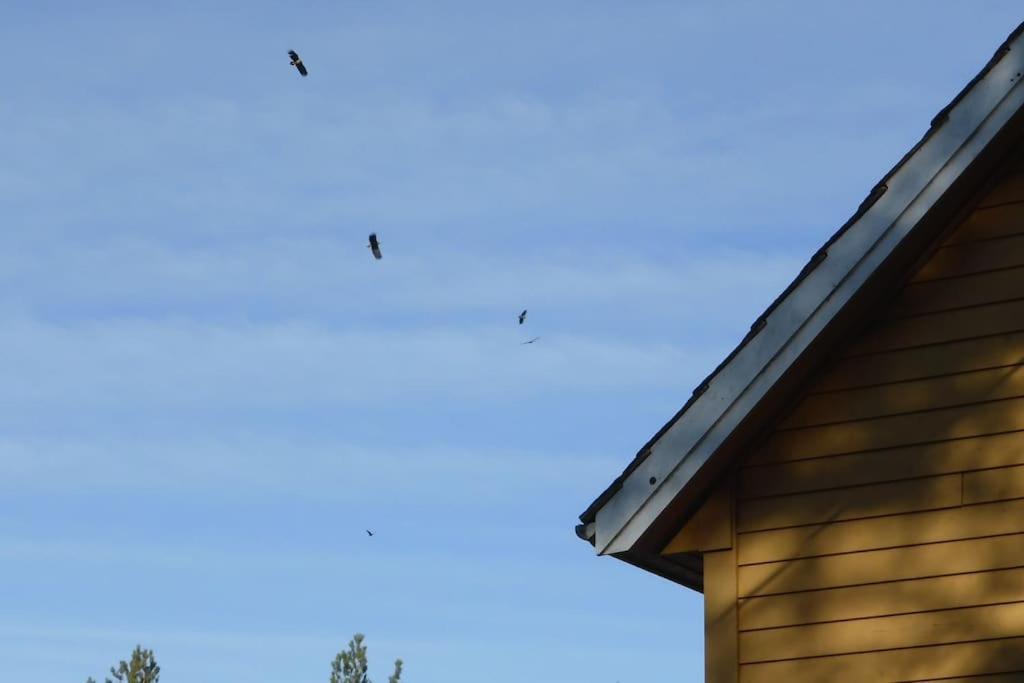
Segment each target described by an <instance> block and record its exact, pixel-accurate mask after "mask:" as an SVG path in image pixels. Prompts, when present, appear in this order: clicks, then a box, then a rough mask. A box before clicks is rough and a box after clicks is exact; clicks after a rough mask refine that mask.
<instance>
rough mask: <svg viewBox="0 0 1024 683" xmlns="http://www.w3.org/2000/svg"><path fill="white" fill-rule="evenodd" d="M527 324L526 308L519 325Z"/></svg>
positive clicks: (520, 315)
mask: <svg viewBox="0 0 1024 683" xmlns="http://www.w3.org/2000/svg"><path fill="white" fill-rule="evenodd" d="M525 322H526V309H525V308H524V309H523V312H522V313H520V314H519V324H520V325H522V324H523V323H525Z"/></svg>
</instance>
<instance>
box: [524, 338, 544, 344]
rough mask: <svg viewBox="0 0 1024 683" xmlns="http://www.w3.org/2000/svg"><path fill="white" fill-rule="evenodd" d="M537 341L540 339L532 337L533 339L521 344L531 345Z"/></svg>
mask: <svg viewBox="0 0 1024 683" xmlns="http://www.w3.org/2000/svg"><path fill="white" fill-rule="evenodd" d="M538 339H540V337H534V338H533V339H527V340H526V341H524V342H523V344H532V343H533V342H535V341H537V340H538Z"/></svg>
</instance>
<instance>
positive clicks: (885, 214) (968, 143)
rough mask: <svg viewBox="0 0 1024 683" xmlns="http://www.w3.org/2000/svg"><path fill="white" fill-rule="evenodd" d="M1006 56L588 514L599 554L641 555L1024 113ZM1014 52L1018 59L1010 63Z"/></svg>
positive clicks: (1023, 55) (1018, 65) (1015, 68)
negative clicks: (711, 462)
mask: <svg viewBox="0 0 1024 683" xmlns="http://www.w3.org/2000/svg"><path fill="white" fill-rule="evenodd" d="M1022 27H1024V25H1022ZM1020 29H1021V27H1018V30H1017V31H1015V32H1014V34H1013V35H1012V36H1011V37H1013V38H1014V39H1015V45H1016V43H1019V42H1020V34H1021V31H1020ZM1004 48H1005V49H1001V52H997V55H998V56H999V57H1000V59H995V57H994V58H993V60H994V61H992V62H991V63H990V65H988V66H987V68H989V69H990V71H988V72H987V73H983V74H979V77H976V78H975V80H974V81H972V83H971V84H970V85H971V87H969V88H967V89H965V90H964V91H962V92H961V93H960V94H959V95H958V96H957V98H956V99H955V100H954V102H952V103H951V105H950V106H947V107H946V110H945V120H951V121H953V123H954V125H943V126H941V127H939V128H938V129H937V130H934V131H932V134H931V135H929V136H926V138H925V139H924V140H922V141H921V142H920V143H919V144H918V146H917V147H915V149H914V150H912V152H911V153H909V154H908V155H907V156H906V157H904V159H903V160H902V161H901V164H900V165H899V166H898V167H897V168H895V169H894V170H893V171H891V172H890V173H889V174H888V175H887V176H886V177H885V178H884V180H883V182H880V183H879V184H878V185H876V186H875V187H874V188H873V189H872V191H871V193H869V195H868V196H867V197H866V198H865V200H864V201H863V202H862V203H861V205H860V206H859V207H858V210H857V213H856V214H855V215H854V218H853V219H851V221H849V222H848V224H847V225H846V226H844V229H841V231H840V233H837V235H836V236H834V237H833V239H832V240H830V241H829V242H828V243H827V244H826V246H825V247H824V248H823V249H821V250H819V252H817V253H816V254H815V256H814V257H812V259H811V261H810V262H808V264H807V266H805V268H804V270H802V271H801V274H800V276H798V278H797V280H795V281H794V284H793V285H791V286H790V288H787V291H786V292H784V293H783V296H782V297H780V299H779V300H777V302H776V303H775V304H773V307H772V308H770V309H769V311H768V312H767V314H765V315H762V316H761V317H759V318H758V320H757V321H755V325H754V326H752V329H751V332H753V333H754V334H748V337H750V339H749V343H746V344H745V345H743V346H741V347H740V348H738V349H737V350H736V351H735V352H734V353H733V354H731V355H730V357H729V358H727V360H726V361H725V362H724V363H723V365H722V366H720V368H719V370H718V371H717V372H716V373H714V374H712V376H711V377H710V378H709V379H708V380H705V382H702V383H701V385H699V386H698V390H702V391H699V393H695V398H694V399H692V400H691V402H688V406H687V407H685V409H684V411H681V413H679V414H677V416H676V418H674V419H673V421H671V422H670V423H669V424H667V425H666V427H665V428H663V430H662V431H660V432H659V434H658V435H656V436H655V438H654V439H653V440H652V441H651V442H650V443H649V444H648V446H647V447H645V449H641V452H643V451H644V450H646V449H649V451H650V454H649V455H648V456H647V457H644V458H642V459H640V458H638V459H637V460H636V461H634V463H632V464H631V467H630V468H629V469H627V471H626V472H625V473H624V474H623V476H622V477H621V478H620V480H621V481H617V482H616V485H617V486H616V485H613V486H615V488H617V490H614V491H613V490H609V491H608V492H607V493H608V494H610V495H609V496H608V498H607V499H606V500H604V501H603V503H602V504H600V505H599V506H592V508H591V509H588V513H593V520H592V521H593V522H594V524H595V527H596V529H595V531H596V533H595V537H594V539H593V542H594V545H595V548H596V549H597V551H598V553H600V554H615V553H622V552H626V551H628V550H630V549H631V548H632V547H633V544H634V543H635V541H636V540H637V539H638V538H639V537H640V535H641V534H642V532H643V530H644V529H646V528H647V526H649V524H650V523H652V522H653V520H654V519H655V518H656V516H657V515H658V514H660V512H661V511H662V510H664V509H665V507H666V506H667V505H668V504H669V503H670V502H671V500H672V499H673V498H674V496H675V495H677V494H678V493H679V491H681V490H682V488H683V487H684V486H685V485H686V483H687V482H688V481H689V480H690V479H691V478H692V477H693V475H694V474H695V473H696V472H697V471H698V470H699V469H700V467H701V466H703V465H704V463H706V462H707V460H708V459H709V458H710V456H711V455H712V454H713V453H714V451H715V450H716V449H717V448H718V447H719V446H720V445H721V443H722V442H723V441H724V439H725V438H726V437H727V436H728V434H729V433H730V432H731V430H733V429H735V428H736V426H737V425H738V424H739V421H740V420H741V419H742V417H743V415H745V414H746V413H748V412H749V411H750V410H752V409H753V407H754V406H755V405H756V404H757V403H758V401H760V399H761V398H763V396H764V395H765V393H766V392H767V391H768V389H770V388H771V386H773V385H774V383H775V382H777V381H778V380H779V379H780V378H781V377H782V376H783V375H784V373H785V372H786V371H787V370H788V369H789V368H790V367H791V366H792V365H793V364H794V363H795V362H796V360H797V359H798V358H799V357H800V355H801V354H802V353H803V352H804V351H805V350H806V349H807V348H808V346H809V344H810V343H811V342H812V341H813V340H814V339H815V338H816V337H817V335H818V334H820V332H821V331H822V330H823V329H824V328H825V327H826V326H827V325H828V324H829V323H830V322H831V321H832V320H834V319H835V317H836V315H838V313H839V312H840V311H841V310H842V309H843V307H844V306H845V305H846V304H847V303H848V302H849V301H850V300H851V299H852V297H853V296H854V295H855V294H856V293H857V292H858V291H860V289H861V287H862V286H863V285H864V283H865V282H866V281H867V279H868V277H869V276H870V275H871V273H873V272H874V271H875V270H876V269H877V268H878V266H879V265H880V264H881V263H883V262H884V261H885V259H886V258H887V257H888V256H889V255H891V254H892V252H893V250H894V249H895V248H896V247H897V246H898V245H899V244H900V243H901V241H902V240H903V238H905V237H906V236H907V235H908V234H909V232H910V231H911V230H912V228H913V227H914V226H915V225H916V224H917V223H918V222H919V221H920V219H921V218H922V217H923V216H924V215H925V214H926V213H927V211H928V210H929V209H930V208H931V207H932V206H933V205H934V204H935V203H936V202H938V200H939V199H940V198H941V197H942V196H943V195H944V193H945V192H946V191H947V190H948V189H949V188H950V187H951V186H952V184H953V183H954V182H955V181H956V180H957V178H959V177H960V175H961V174H962V173H963V172H964V171H965V170H966V169H967V168H969V167H970V165H971V164H972V163H973V161H974V160H975V159H976V158H977V156H978V155H979V154H980V153H981V152H982V151H983V150H984V149H985V148H986V147H987V145H988V144H989V143H990V142H991V141H992V139H994V138H995V136H996V135H997V134H998V132H999V131H1000V130H1001V129H1002V128H1003V126H1005V124H1006V123H1007V122H1008V121H1009V120H1010V119H1011V117H1012V116H1013V114H1015V113H1016V112H1017V111H1018V110H1019V109H1021V107H1022V106H1024V88H1020V87H1018V86H1019V83H1020V81H1021V78H1020V77H1019V76H1017V74H1018V73H1020V72H1021V71H1022V70H1024V51H1021V50H1016V49H1015V50H1011V46H1010V44H1009V43H1008V44H1006V45H1004ZM1011 53H1013V54H1014V55H1015V58H1013V59H1006V58H1005V57H1006V55H1008V54H1011ZM940 113H941V112H940ZM847 227H848V228H849V229H845V228H847ZM819 254H821V257H820V259H818V255H819ZM826 257H827V258H826ZM816 260H817V262H815V261H816ZM804 271H807V272H806V273H805V272H804ZM754 327H758V329H757V331H756V332H755V330H754ZM599 500H600V499H599ZM597 502H598V501H595V503H597ZM585 514H587V513H585ZM590 521H591V520H588V519H584V522H590Z"/></svg>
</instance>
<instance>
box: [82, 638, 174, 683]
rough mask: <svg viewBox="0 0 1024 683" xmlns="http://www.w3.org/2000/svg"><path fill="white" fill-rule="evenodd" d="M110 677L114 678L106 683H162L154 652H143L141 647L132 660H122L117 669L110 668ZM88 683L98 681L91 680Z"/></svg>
mask: <svg viewBox="0 0 1024 683" xmlns="http://www.w3.org/2000/svg"><path fill="white" fill-rule="evenodd" d="M110 675H111V676H113V677H114V678H113V679H111V678H107V679H106V683H114V681H118V683H160V666H159V665H158V664H157V663H156V657H154V656H153V651H152V650H143V649H142V646H141V645H136V646H135V649H134V650H133V651H132V658H131V660H130V661H127V662H126V661H124V660H123V659H122V660H121V662H120V663H119V664H118V665H117V666H116V667H113V666H112V667H110ZM86 683H96V681H95V679H92V678H90V679H89V680H87V681H86Z"/></svg>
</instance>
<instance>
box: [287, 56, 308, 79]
mask: <svg viewBox="0 0 1024 683" xmlns="http://www.w3.org/2000/svg"><path fill="white" fill-rule="evenodd" d="M288 56H289V57H291V58H292V66H294V67H295V68H296V69H298V70H299V73H300V74H302V75H303V76H308V75H309V72H308V71H306V65H305V64H303V63H302V60H301V59H300V58H299V53H298V52H296V51H295V50H288Z"/></svg>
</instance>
